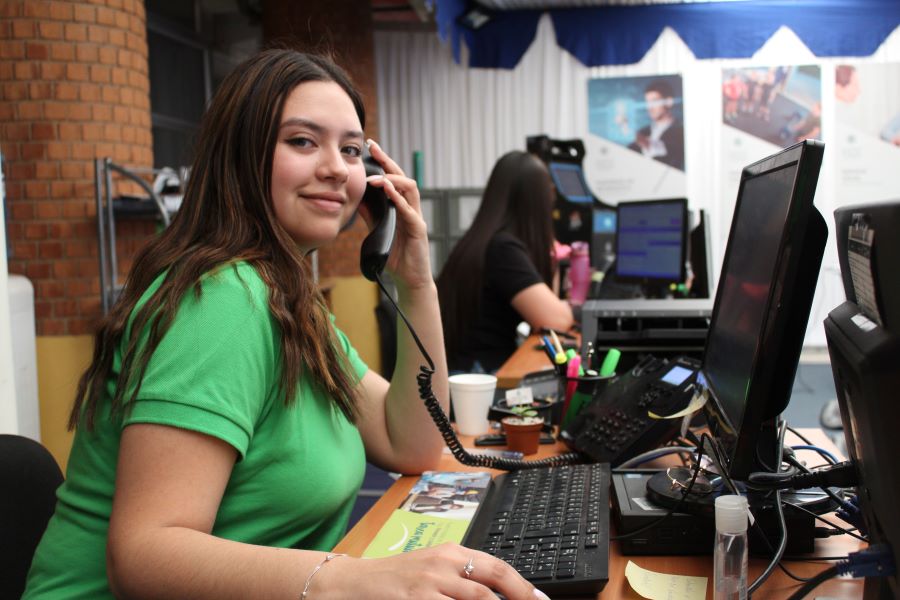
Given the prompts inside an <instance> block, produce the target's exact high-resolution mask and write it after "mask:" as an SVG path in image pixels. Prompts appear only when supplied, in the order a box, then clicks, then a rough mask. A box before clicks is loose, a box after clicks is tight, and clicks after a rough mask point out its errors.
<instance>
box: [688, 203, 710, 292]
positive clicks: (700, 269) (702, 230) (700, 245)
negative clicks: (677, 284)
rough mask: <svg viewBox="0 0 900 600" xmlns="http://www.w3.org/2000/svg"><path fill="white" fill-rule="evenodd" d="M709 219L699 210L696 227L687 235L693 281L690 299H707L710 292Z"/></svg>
mask: <svg viewBox="0 0 900 600" xmlns="http://www.w3.org/2000/svg"><path fill="white" fill-rule="evenodd" d="M709 235H710V231H709V218H708V217H707V216H706V211H705V210H703V209H700V211H699V213H698V218H697V225H695V226H694V228H693V229H691V232H690V233H689V234H688V262H690V264H691V273H692V274H693V276H694V277H693V281H692V282H691V289H690V297H691V298H709V295H710V292H711V290H712V287H711V286H712V261H711V260H710V259H711V258H712V257H711V256H710V253H709V249H710V247H711V244H710V242H709Z"/></svg>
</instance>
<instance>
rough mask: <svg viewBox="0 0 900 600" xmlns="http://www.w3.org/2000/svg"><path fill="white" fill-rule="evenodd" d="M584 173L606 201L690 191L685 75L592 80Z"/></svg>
mask: <svg viewBox="0 0 900 600" xmlns="http://www.w3.org/2000/svg"><path fill="white" fill-rule="evenodd" d="M585 146H586V151H587V152H586V156H585V175H586V178H587V180H588V185H589V186H590V187H591V190H592V191H593V192H594V194H595V195H596V196H597V197H599V198H602V199H603V200H605V201H608V202H611V203H616V202H618V201H619V200H634V199H638V198H640V199H652V198H672V197H678V196H684V195H685V193H686V180H685V174H684V173H685V158H684V97H683V92H682V80H681V75H654V76H646V77H599V78H595V79H590V80H589V81H588V136H587V139H586V140H585Z"/></svg>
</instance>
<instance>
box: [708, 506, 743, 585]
mask: <svg viewBox="0 0 900 600" xmlns="http://www.w3.org/2000/svg"><path fill="white" fill-rule="evenodd" d="M747 510H748V509H747V499H746V498H745V497H744V496H733V495H731V496H719V497H718V498H716V548H715V556H714V561H715V572H714V573H715V580H714V582H713V584H714V590H713V598H714V600H746V598H747Z"/></svg>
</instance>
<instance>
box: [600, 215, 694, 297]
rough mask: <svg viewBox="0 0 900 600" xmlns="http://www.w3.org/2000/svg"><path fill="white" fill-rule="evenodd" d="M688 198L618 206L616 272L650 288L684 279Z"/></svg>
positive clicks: (626, 279) (679, 281) (625, 278)
mask: <svg viewBox="0 0 900 600" xmlns="http://www.w3.org/2000/svg"><path fill="white" fill-rule="evenodd" d="M686 248H687V200H686V199H684V198H670V199H665V200H647V201H642V202H620V203H619V205H618V206H617V207H616V276H617V277H618V278H619V279H620V280H623V281H634V282H640V283H643V284H645V285H646V286H647V287H648V288H652V287H657V286H667V285H668V284H670V283H681V282H683V281H684V279H685V253H686Z"/></svg>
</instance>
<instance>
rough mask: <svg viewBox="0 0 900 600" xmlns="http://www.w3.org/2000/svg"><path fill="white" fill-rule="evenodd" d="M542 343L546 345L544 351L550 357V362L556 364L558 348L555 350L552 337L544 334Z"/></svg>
mask: <svg viewBox="0 0 900 600" xmlns="http://www.w3.org/2000/svg"><path fill="white" fill-rule="evenodd" d="M541 343H542V344H543V346H544V352H545V353H546V354H547V358H549V359H550V363H551V364H554V365H555V364H556V362H555V359H556V350H554V348H553V344H552V343H551V342H550V339H549V338H548V337H547V336H546V335H542V336H541Z"/></svg>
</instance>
